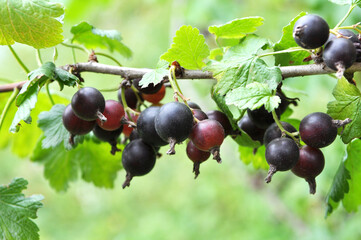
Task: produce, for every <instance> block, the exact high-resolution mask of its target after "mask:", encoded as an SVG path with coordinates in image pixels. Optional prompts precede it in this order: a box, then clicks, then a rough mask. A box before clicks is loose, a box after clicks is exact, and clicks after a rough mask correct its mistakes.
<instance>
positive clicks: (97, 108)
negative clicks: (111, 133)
mask: <svg viewBox="0 0 361 240" xmlns="http://www.w3.org/2000/svg"><path fill="white" fill-rule="evenodd" d="M71 107H72V109H73V111H74V113H75V115H77V116H78V117H79V118H81V119H83V120H86V121H94V120H96V119H98V118H99V119H100V120H101V121H103V122H105V121H106V118H105V117H104V116H103V114H102V113H103V111H104V108H105V100H104V97H103V95H102V94H101V92H99V90H98V89H96V88H93V87H84V88H81V89H79V90H78V91H77V92H76V93H75V94H74V95H73V97H72V99H71Z"/></svg>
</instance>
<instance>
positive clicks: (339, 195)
mask: <svg viewBox="0 0 361 240" xmlns="http://www.w3.org/2000/svg"><path fill="white" fill-rule="evenodd" d="M348 179H350V173H349V172H348V170H347V169H346V168H345V163H344V162H343V161H342V162H341V163H340V166H339V168H338V170H337V173H336V175H335V177H334V179H333V182H332V186H331V189H330V191H329V193H328V195H327V199H326V203H327V209H326V216H327V215H330V214H331V213H332V212H333V211H334V210H335V209H336V208H337V207H338V205H339V202H340V201H341V200H342V199H343V198H344V195H345V194H346V193H348V191H349V185H348V182H347V180H348Z"/></svg>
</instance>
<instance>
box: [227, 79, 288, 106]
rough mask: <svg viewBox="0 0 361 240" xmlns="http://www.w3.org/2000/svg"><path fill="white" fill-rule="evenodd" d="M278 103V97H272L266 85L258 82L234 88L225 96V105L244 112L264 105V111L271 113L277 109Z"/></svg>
mask: <svg viewBox="0 0 361 240" xmlns="http://www.w3.org/2000/svg"><path fill="white" fill-rule="evenodd" d="M280 102H281V99H280V97H278V96H275V95H273V91H272V89H270V88H269V87H268V85H266V84H264V83H258V82H253V83H251V84H248V85H247V86H245V87H239V88H236V89H234V90H232V91H230V92H228V94H227V95H226V104H227V105H235V106H237V107H238V108H239V109H244V110H245V109H248V108H249V109H251V110H253V109H257V108H260V107H261V106H262V105H264V107H265V108H266V110H267V111H269V112H271V111H273V110H274V109H276V108H277V107H278V105H279V103H280Z"/></svg>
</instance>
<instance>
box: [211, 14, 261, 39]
mask: <svg viewBox="0 0 361 240" xmlns="http://www.w3.org/2000/svg"><path fill="white" fill-rule="evenodd" d="M263 20H264V19H263V18H262V17H246V18H238V19H234V20H232V21H230V22H228V23H226V24H222V25H214V26H210V27H209V28H208V31H209V32H210V33H212V34H214V35H216V36H217V37H219V38H241V37H244V36H246V34H250V33H254V32H255V31H257V27H259V26H261V25H263Z"/></svg>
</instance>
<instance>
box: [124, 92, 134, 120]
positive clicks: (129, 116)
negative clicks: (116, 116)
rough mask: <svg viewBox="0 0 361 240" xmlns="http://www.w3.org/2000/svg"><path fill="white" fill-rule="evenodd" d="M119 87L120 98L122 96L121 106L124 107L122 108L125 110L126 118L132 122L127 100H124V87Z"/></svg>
mask: <svg viewBox="0 0 361 240" xmlns="http://www.w3.org/2000/svg"><path fill="white" fill-rule="evenodd" d="M121 89H122V90H121V91H122V94H121V95H122V96H121V98H122V103H123V107H124V110H125V114H127V116H128V119H129V120H130V121H132V122H134V119H133V118H132V116H131V114H130V110H129V109H130V107H128V104H127V101H126V100H125V89H124V87H122V88H121Z"/></svg>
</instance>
